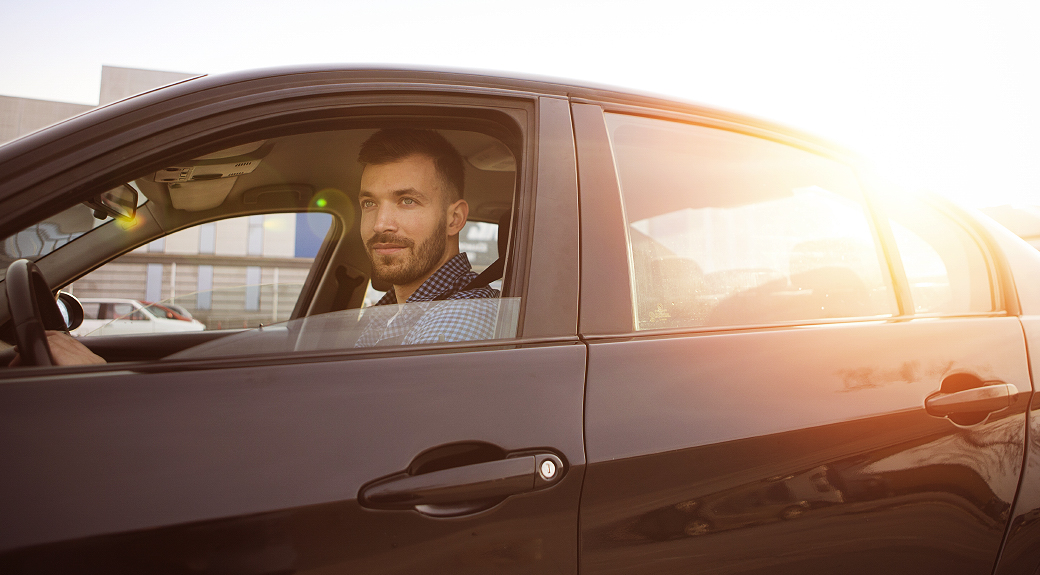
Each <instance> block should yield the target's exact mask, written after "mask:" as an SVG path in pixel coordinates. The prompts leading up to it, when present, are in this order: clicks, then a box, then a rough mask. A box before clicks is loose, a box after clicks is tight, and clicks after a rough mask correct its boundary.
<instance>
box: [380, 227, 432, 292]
mask: <svg viewBox="0 0 1040 575" xmlns="http://www.w3.org/2000/svg"><path fill="white" fill-rule="evenodd" d="M447 232H448V224H447V222H443V221H442V222H441V225H440V226H438V228H437V230H436V231H435V232H434V234H433V235H432V236H430V237H428V238H426V239H425V240H424V241H423V242H422V243H421V244H419V245H418V246H416V245H415V242H414V241H412V240H406V239H404V238H399V237H397V236H395V235H393V234H376V235H374V236H372V237H371V238H369V240H368V242H367V243H366V245H367V247H368V257H369V259H370V260H372V277H373V278H375V279H376V280H379V281H382V282H385V283H390V284H393V285H395V286H399V285H408V284H410V283H412V282H414V281H416V280H418V279H419V278H421V277H423V276H424V275H426V274H429V273H430V272H433V271H434V269H433V268H434V266H436V265H437V264H438V263H439V262H440V260H441V257H443V256H444V249H445V247H447V245H448V238H447V235H446V234H447ZM383 242H385V243H398V244H407V248H405V249H406V250H411V251H412V257H410V258H408V259H406V260H404V261H397V262H395V261H394V256H380V255H376V254H373V253H372V245H373V244H377V243H383Z"/></svg>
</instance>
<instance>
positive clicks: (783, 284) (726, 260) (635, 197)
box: [607, 114, 897, 330]
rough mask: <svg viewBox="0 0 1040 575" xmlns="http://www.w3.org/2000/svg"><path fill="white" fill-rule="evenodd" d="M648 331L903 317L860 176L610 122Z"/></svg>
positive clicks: (752, 142)
mask: <svg viewBox="0 0 1040 575" xmlns="http://www.w3.org/2000/svg"><path fill="white" fill-rule="evenodd" d="M607 126H608V130H609V133H610V137H611V144H612V147H613V153H614V159H615V162H616V165H617V169H618V177H619V180H620V184H621V193H622V198H623V203H624V208H625V219H626V224H627V233H628V238H629V250H630V273H631V277H632V286H633V291H634V294H633V297H634V301H635V308H636V309H635V317H636V328H637V329H640V330H645V329H658V328H675V327H698V326H725V325H749V324H764V323H776V322H786V321H799V320H813V319H824V318H844V317H871V316H881V315H890V314H894V313H896V309H897V308H896V304H895V300H894V296H893V293H892V289H891V285H890V280H889V277H888V275H887V273H883V271H882V270H884V269H885V267H884V266H882V265H881V260H880V259H879V256H878V254H879V253H880V250H879V249H878V246H879V244H878V240H877V238H876V235H875V234H874V232H873V230H872V227H871V226H870V224H869V218H868V217H867V215H866V214H867V211H866V209H865V208H864V204H863V199H862V192H861V190H860V187H859V185H858V181H857V179H856V177H855V174H854V173H853V171H852V170H851V169H850V168H849V167H847V166H845V165H844V164H840V163H838V162H834V161H832V160H829V159H827V158H823V157H821V156H818V155H815V154H811V153H808V152H805V151H802V150H799V149H795V148H792V147H789V146H785V145H782V144H778V143H775V142H771V141H767V140H762V139H760V138H755V137H751V136H746V135H743V134H737V133H733V132H727V131H724V130H718V129H713V128H706V127H701V126H693V125H687V124H680V123H676V122H670V121H664V120H655V119H649V118H640V117H633V116H626V115H620V114H607Z"/></svg>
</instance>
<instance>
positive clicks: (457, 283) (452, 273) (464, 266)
mask: <svg viewBox="0 0 1040 575" xmlns="http://www.w3.org/2000/svg"><path fill="white" fill-rule="evenodd" d="M472 273H473V271H472V266H470V263H469V258H468V257H467V256H466V252H460V253H459V255H457V256H455V257H453V258H451V259H450V260H448V261H447V262H445V263H444V265H443V266H441V267H440V269H438V270H437V271H435V272H433V275H431V276H430V277H428V278H426V281H424V282H423V283H422V285H421V286H419V289H417V290H415V293H413V294H412V295H411V296H410V297H409V298H408V302H417V301H433V300H434V299H436V297H437V296H439V295H441V294H443V293H444V292H446V291H449V290H453V289H454V290H456V291H457V290H460V289H462V288H464V287H466V285H465V284H466V283H468V282H467V281H466V280H468V279H469V278H468V277H466V276H467V275H468V274H472ZM396 303H397V292H395V291H394V289H393V288H390V289H389V290H388V291H387V292H386V295H384V296H383V297H382V298H380V300H379V302H378V303H376V305H390V304H396Z"/></svg>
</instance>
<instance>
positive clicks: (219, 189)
mask: <svg viewBox="0 0 1040 575" xmlns="http://www.w3.org/2000/svg"><path fill="white" fill-rule="evenodd" d="M237 181H238V177H237V176H233V177H230V178H217V179H212V180H196V181H191V182H185V183H183V184H169V186H170V203H172V204H173V207H175V208H177V209H178V210H185V211H188V212H199V211H202V210H212V209H213V208H215V207H217V206H219V205H220V204H222V203H224V200H225V199H227V197H228V194H229V193H230V192H231V188H233V187H235V182H237Z"/></svg>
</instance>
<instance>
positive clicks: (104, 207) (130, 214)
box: [83, 184, 138, 220]
mask: <svg viewBox="0 0 1040 575" xmlns="http://www.w3.org/2000/svg"><path fill="white" fill-rule="evenodd" d="M137 200H138V194H137V190H135V189H134V188H133V187H131V186H130V184H123V185H121V186H119V187H116V188H112V189H111V190H108V191H107V192H102V193H100V194H98V195H96V196H94V197H93V198H90V199H89V200H87V201H85V202H83V203H84V204H86V205H87V206H89V207H91V208H93V209H94V217H95V218H97V219H99V220H103V219H105V218H107V217H113V218H116V219H120V220H132V219H134V216H135V215H137Z"/></svg>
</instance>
